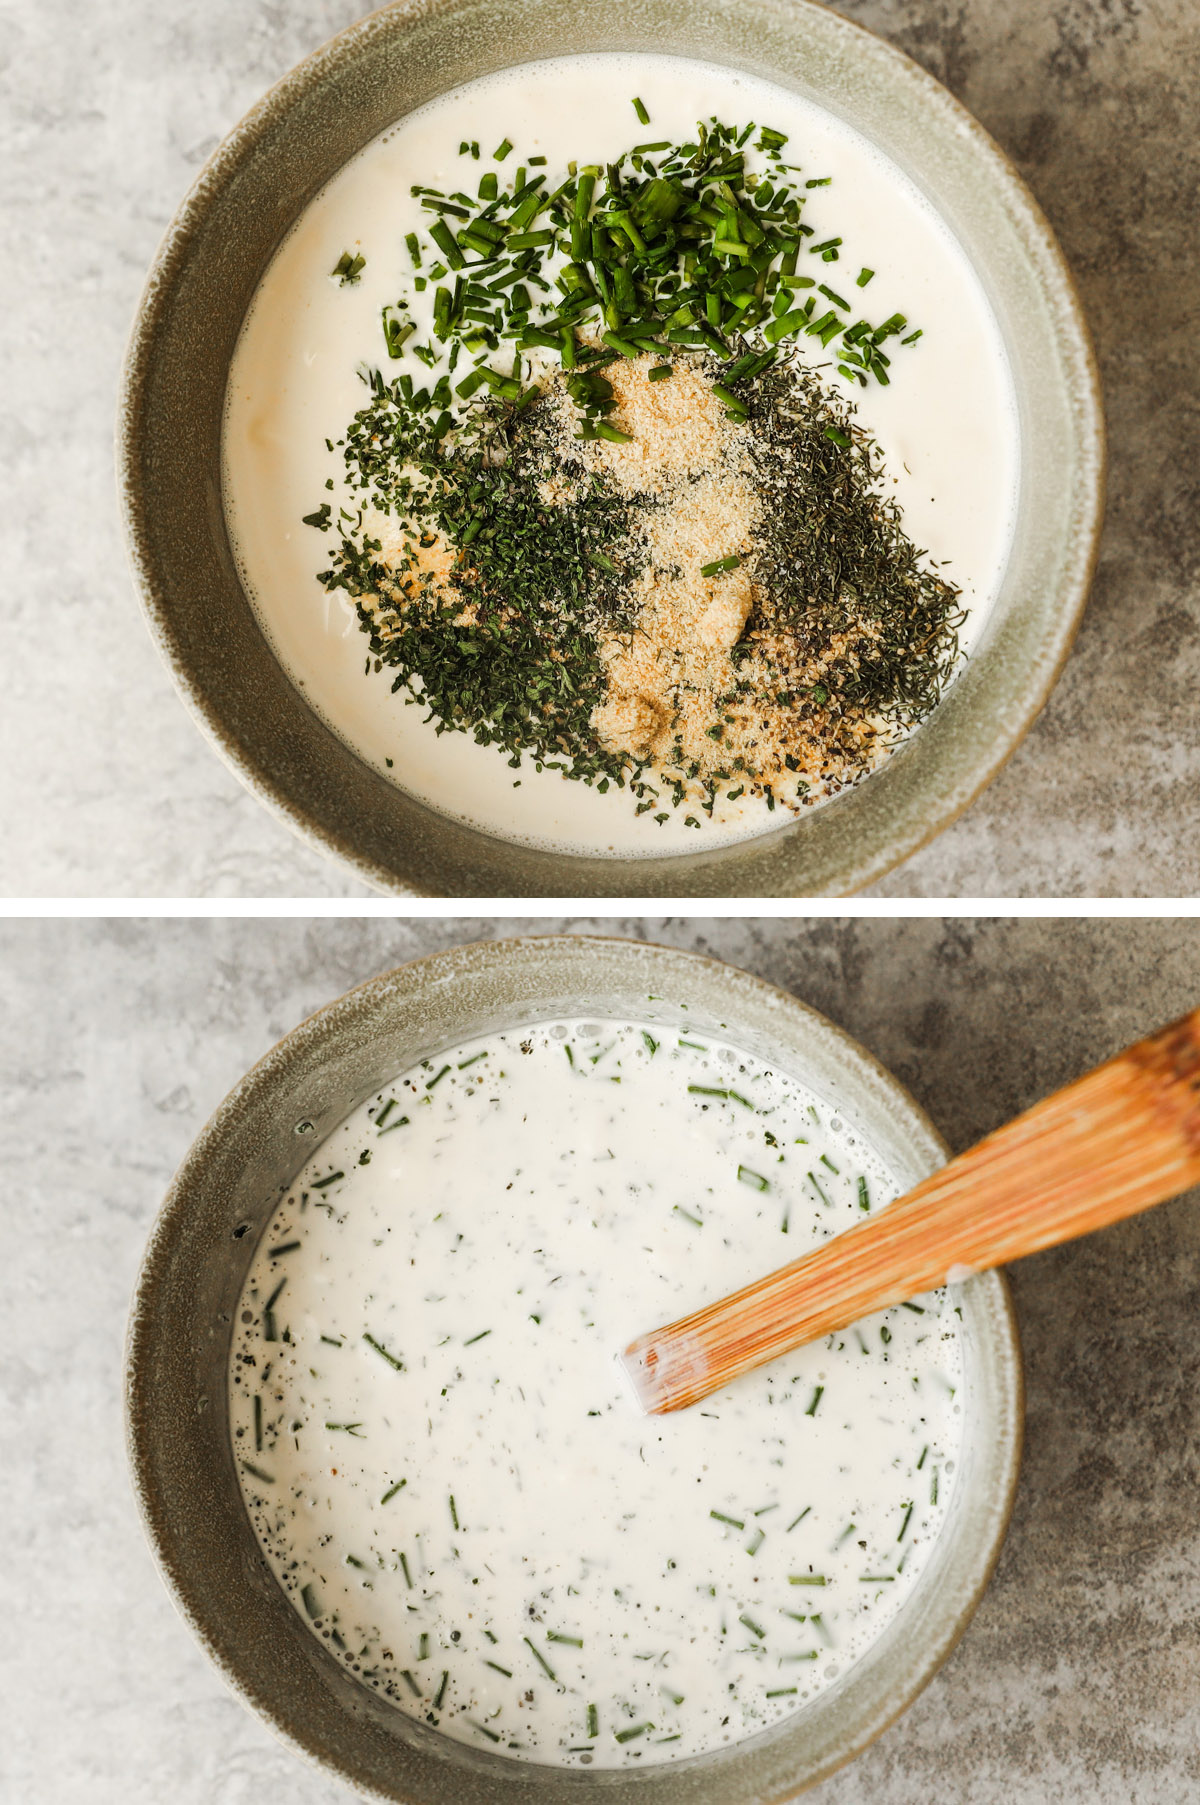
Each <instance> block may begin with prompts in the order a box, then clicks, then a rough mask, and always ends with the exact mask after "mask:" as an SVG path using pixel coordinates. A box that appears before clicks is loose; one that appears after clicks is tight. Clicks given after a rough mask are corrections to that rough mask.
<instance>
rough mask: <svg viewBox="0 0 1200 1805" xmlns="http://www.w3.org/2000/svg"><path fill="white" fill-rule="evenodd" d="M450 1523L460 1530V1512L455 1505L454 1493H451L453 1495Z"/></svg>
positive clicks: (451, 1497) (451, 1498)
mask: <svg viewBox="0 0 1200 1805" xmlns="http://www.w3.org/2000/svg"><path fill="white" fill-rule="evenodd" d="M450 1521H451V1522H452V1523H453V1525H454V1527H455V1529H457V1528H458V1510H457V1508H456V1506H455V1503H454V1494H453V1492H451V1494H450Z"/></svg>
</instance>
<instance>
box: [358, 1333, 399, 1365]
mask: <svg viewBox="0 0 1200 1805" xmlns="http://www.w3.org/2000/svg"><path fill="white" fill-rule="evenodd" d="M363 1340H364V1341H365V1342H366V1344H367V1346H368V1347H370V1348H374V1349H375V1352H376V1353H377V1354H381V1355H382V1356H383V1358H384V1359H385V1360H386V1361H387V1363H388V1365H389V1366H394V1367H395V1369H396V1371H397V1372H398V1373H402V1372H403V1371H404V1362H403V1360H398V1359H397V1358H396V1356H395V1354H389V1352H388V1350H387V1349H386V1348H385V1347H384V1345H383V1343H382V1342H380V1341H376V1339H375V1337H374V1335H364V1336H363Z"/></svg>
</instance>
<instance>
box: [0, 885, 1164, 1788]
mask: <svg viewBox="0 0 1200 1805" xmlns="http://www.w3.org/2000/svg"><path fill="white" fill-rule="evenodd" d="M545 925H546V924H543V923H539V922H536V921H520V922H513V923H506V924H502V925H501V927H500V928H499V930H498V931H500V932H505V931H509V930H510V929H511V930H512V931H517V932H522V931H527V930H529V929H531V928H532V929H534V930H539V929H540V928H542V927H543V926H545ZM549 925H550V926H551V927H553V928H555V929H557V928H558V927H560V926H562V925H567V926H572V927H588V928H594V927H599V928H600V930H601V931H606V932H607V931H615V932H618V933H623V934H626V935H630V936H632V935H635V934H644V935H646V936H647V937H648V938H651V939H656V940H663V941H669V942H671V943H672V944H674V945H676V946H681V947H685V948H694V949H698V950H702V951H706V952H714V953H717V954H720V955H722V956H724V957H727V958H729V959H731V960H732V961H734V962H735V963H737V964H741V965H744V966H746V967H748V968H749V969H750V970H752V971H755V972H757V973H759V974H760V975H761V976H763V977H765V978H768V979H771V980H773V981H774V982H775V983H777V984H781V985H784V986H786V987H787V988H788V989H790V990H792V991H794V992H795V993H796V995H798V996H800V997H802V998H804V999H805V1000H807V1001H809V1002H812V1003H815V1004H816V1005H817V1007H819V1008H820V1009H822V1010H824V1011H826V1012H827V1013H828V1014H829V1015H831V1016H832V1017H833V1018H834V1019H835V1020H836V1021H838V1022H840V1023H842V1024H843V1025H844V1026H845V1027H846V1028H848V1029H849V1030H850V1032H851V1033H852V1034H855V1035H857V1036H858V1037H859V1038H860V1039H861V1040H863V1041H864V1042H865V1043H866V1045H867V1046H868V1047H869V1048H870V1049H871V1050H872V1051H873V1052H874V1053H875V1054H877V1055H878V1057H879V1058H880V1059H882V1060H883V1061H884V1062H885V1064H887V1065H888V1066H890V1067H891V1069H892V1070H893V1071H894V1072H895V1073H896V1074H897V1075H898V1076H899V1077H900V1078H901V1079H903V1080H904V1082H905V1083H906V1084H908V1085H909V1086H910V1087H911V1089H912V1090H913V1091H914V1092H915V1093H916V1096H917V1097H918V1099H919V1100H920V1101H921V1103H923V1104H924V1105H925V1107H926V1108H927V1109H928V1110H929V1112H930V1114H931V1115H932V1116H933V1119H934V1121H935V1122H936V1123H937V1124H938V1126H939V1127H940V1128H941V1129H942V1131H943V1132H944V1133H945V1134H946V1135H947V1137H948V1138H949V1140H950V1141H951V1143H952V1144H953V1146H954V1147H955V1148H956V1149H961V1148H963V1147H965V1146H967V1145H969V1144H970V1143H971V1142H972V1141H973V1140H975V1139H976V1138H977V1137H978V1136H980V1135H981V1134H983V1133H984V1132H986V1131H987V1130H989V1129H991V1128H993V1127H995V1126H997V1125H998V1124H999V1123H1000V1122H1002V1121H1003V1120H1005V1119H1006V1118H1007V1117H1008V1116H1010V1115H1011V1114H1013V1113H1014V1112H1016V1111H1018V1110H1020V1109H1022V1108H1023V1107H1025V1106H1026V1105H1028V1104H1030V1103H1032V1102H1034V1101H1036V1100H1037V1099H1038V1098H1039V1097H1040V1096H1042V1095H1043V1094H1044V1093H1045V1092H1047V1091H1048V1090H1050V1089H1052V1088H1054V1087H1055V1086H1057V1085H1059V1084H1062V1083H1064V1082H1066V1081H1067V1080H1069V1079H1070V1078H1071V1077H1073V1076H1075V1075H1077V1074H1078V1073H1079V1072H1081V1071H1083V1070H1084V1069H1086V1068H1087V1067H1088V1066H1089V1065H1090V1064H1092V1063H1094V1062H1095V1061H1097V1060H1099V1059H1101V1058H1103V1057H1105V1056H1107V1055H1108V1054H1111V1053H1113V1052H1115V1051H1116V1050H1117V1049H1118V1048H1119V1047H1120V1046H1122V1045H1123V1044H1125V1043H1126V1042H1127V1041H1128V1040H1130V1039H1133V1038H1136V1037H1137V1036H1138V1035H1139V1034H1140V1033H1142V1032H1145V1031H1147V1030H1148V1029H1150V1028H1152V1027H1154V1026H1157V1025H1159V1024H1160V1023H1161V1022H1163V1021H1166V1020H1168V1019H1170V1018H1172V1017H1174V1016H1175V1015H1177V1014H1179V1013H1180V1012H1182V1011H1183V1010H1184V1009H1185V1008H1186V1007H1188V1006H1191V1005H1194V1004H1196V1003H1197V1002H1198V1001H1200V923H1196V922H1191V923H1172V922H1140V923H1138V922H1131V923H1112V922H1099V923H1093V922H1063V923H1054V922H1037V921H1024V922H1014V921H1001V922H982V923H981V922H974V921H970V920H962V921H949V922H943V921H938V920H931V921H909V922H899V923H897V922H887V921H862V920H860V921H857V922H854V921H839V920H830V921H822V922H811V921H810V922H783V921H779V922H763V921H750V922H713V921H698V922H692V923H687V922H681V921H679V920H652V921H643V922H638V921H632V922H619V923H616V924H611V923H608V922H601V923H594V922H571V923H566V924H563V923H560V922H557V921H556V922H553V923H550V924H549ZM496 931H497V924H496V923H495V922H491V921H487V920H481V919H466V920H458V921H452V922H449V923H444V924H443V923H433V922H423V923H421V922H418V923H414V922H390V921H371V922H364V921H317V922H311V921H285V922H280V921H222V922H203V921H158V922H150V923H146V922H140V921H129V922H119V921H118V922H113V921H108V922H56V921H45V922H40V923H9V924H4V925H0V1110H2V1111H3V1119H4V1120H5V1121H6V1122H7V1123H8V1124H9V1125H10V1126H9V1132H8V1135H7V1145H6V1150H5V1162H4V1169H5V1184H4V1191H3V1201H2V1202H0V1322H3V1324H4V1334H3V1352H2V1354H0V1463H2V1464H0V1471H2V1472H3V1474H4V1481H3V1487H2V1500H3V1503H2V1507H0V1508H2V1511H3V1517H4V1519H5V1521H6V1530H5V1533H4V1536H3V1538H2V1540H0V1548H2V1549H3V1559H4V1568H5V1573H4V1577H3V1580H2V1581H0V1599H2V1601H3V1607H4V1617H5V1624H6V1630H5V1634H4V1637H3V1640H2V1643H0V1699H2V1700H3V1705H2V1707H0V1711H2V1716H3V1722H4V1731H3V1734H2V1735H0V1799H2V1800H3V1801H4V1805H167V1802H170V1805H264V1802H266V1801H270V1802H271V1805H275V1802H277V1801H278V1802H280V1805H351V1800H350V1795H349V1794H348V1793H347V1792H345V1791H344V1790H343V1789H342V1788H341V1787H340V1786H339V1785H336V1784H334V1783H332V1782H330V1781H327V1780H325V1779H323V1778H322V1777H320V1776H319V1775H318V1774H315V1773H312V1772H310V1771H309V1770H307V1769H306V1768H304V1767H302V1766H301V1765H300V1764H299V1763H298V1762H297V1761H296V1760H295V1759H294V1758H293V1757H292V1756H291V1755H290V1754H289V1753H287V1752H286V1751H285V1750H283V1749H282V1748H280V1747H279V1746H278V1745H277V1744H276V1743H275V1742H274V1741H273V1739H272V1738H271V1736H270V1735H269V1734H268V1732H267V1731H266V1730H265V1729H264V1728H263V1727H261V1726H260V1724H259V1723H258V1722H257V1720H256V1719H254V1718H252V1717H251V1716H250V1715H249V1714H248V1713H247V1712H246V1711H244V1710H243V1708H242V1706H241V1705H240V1704H238V1703H236V1702H235V1701H234V1700H233V1699H232V1698H231V1697H229V1696H228V1695H227V1694H226V1693H225V1691H224V1688H223V1686H222V1684H221V1683H220V1681H219V1680H218V1679H217V1678H216V1676H215V1674H214V1673H213V1672H212V1671H210V1669H209V1667H208V1666H207V1664H206V1662H205V1660H204V1658H203V1657H202V1656H201V1654H200V1653H199V1651H198V1649H197V1648H195V1647H194V1646H193V1644H192V1642H191V1639H190V1636H189V1634H188V1632H187V1630H186V1629H185V1628H184V1626H183V1624H182V1623H181V1622H180V1621H179V1620H178V1619H177V1617H176V1616H175V1613H174V1611H173V1610H172V1607H171V1605H170V1603H169V1602H168V1600H167V1597H166V1594H165V1592H164V1591H163V1590H162V1589H161V1587H160V1585H159V1581H158V1579H157V1576H156V1574H155V1572H154V1569H153V1567H152V1565H151V1560H150V1556H149V1553H148V1552H147V1550H146V1548H145V1546H144V1545H143V1542H142V1537H141V1532H140V1529H139V1526H138V1523H137V1521H136V1518H135V1515H134V1509H133V1504H132V1500H131V1498H130V1495H129V1487H128V1482H127V1478H126V1473H125V1464H124V1457H123V1451H122V1446H121V1431H120V1420H119V1383H120V1381H119V1369H120V1358H121V1338H122V1332H123V1326H124V1316H125V1310H126V1305H127V1301H128V1298H129V1294H130V1291H131V1288H132V1286H133V1282H134V1276H135V1273H136V1270H137V1265H138V1260H139V1256H140V1253H141V1249H142V1246H143V1243H144V1241H145V1238H146V1235H147V1232H148V1229H149V1226H150V1222H151V1219H152V1217H153V1215H154V1211H155V1209H156V1207H157V1204H158V1201H159V1199H160V1197H161V1195H162V1193H163V1190H164V1188H165V1186H166V1184H167V1182H168V1180H169V1178H170V1175H171V1173H172V1171H173V1170H174V1168H175V1166H176V1165H177V1163H178V1162H179V1160H180V1159H181V1157H182V1155H183V1153H184V1151H185V1149H186V1148H187V1146H188V1144H189V1142H190V1141H191V1139H192V1137H193V1136H194V1135H195V1134H196V1132H197V1131H198V1129H199V1128H200V1126H201V1125H202V1123H203V1122H204V1120H205V1119H206V1117H207V1116H208V1114H209V1113H210V1111H211V1110H212V1109H213V1108H214V1106H215V1105H216V1103H217V1102H218V1101H219V1100H220V1098H221V1097H222V1095H223V1094H224V1093H225V1091H226V1090H227V1089H228V1087H229V1086H230V1085H232V1084H233V1083H234V1082H235V1081H236V1080H237V1079H238V1078H239V1077H240V1076H241V1074H242V1073H243V1071H244V1070H245V1069H246V1068H247V1066H248V1065H249V1064H250V1063H251V1062H252V1061H253V1060H255V1059H256V1058H257V1057H258V1056H259V1055H260V1054H261V1053H263V1052H264V1051H265V1050H266V1049H267V1047H268V1046H269V1045H270V1044H271V1043H272V1042H273V1041H274V1040H275V1039H276V1037H277V1036H279V1035H281V1034H282V1033H284V1032H285V1031H286V1030H287V1029H289V1028H291V1027H292V1026H293V1025H294V1024H295V1023H296V1022H297V1021H298V1020H300V1018H301V1017H303V1016H304V1015H305V1014H307V1013H308V1012H310V1011H311V1010H313V1009H314V1008H316V1007H317V1006H318V1005H319V1004H321V1003H324V1002H326V1001H328V1000H329V999H330V998H332V997H333V996H334V995H336V994H338V993H340V992H341V991H342V990H344V989H346V988H348V987H349V986H350V985H352V984H354V983H357V982H358V981H359V980H360V979H363V978H365V977H367V976H369V975H370V974H372V973H374V972H377V971H380V970H382V969H385V968H387V967H388V966H390V965H392V964H394V963H396V962H398V961H400V960H403V959H407V958H410V957H412V956H414V955H416V954H419V953H424V952H428V951H432V950H435V949H437V948H440V947H443V946H447V945H451V944H454V943H456V942H460V941H465V940H469V939H474V938H477V937H479V936H480V935H484V934H492V933H494V932H496ZM1198 1203H1200V1194H1197V1193H1193V1194H1192V1195H1191V1197H1190V1198H1187V1199H1183V1200H1180V1201H1177V1202H1175V1203H1173V1204H1169V1205H1166V1206H1164V1207H1163V1208H1161V1209H1159V1210H1157V1211H1155V1212H1153V1213H1152V1214H1150V1215H1149V1216H1147V1217H1144V1218H1142V1219H1141V1220H1140V1221H1135V1222H1130V1223H1126V1224H1123V1225H1121V1226H1119V1227H1117V1228H1114V1229H1110V1230H1108V1231H1107V1232H1106V1233H1104V1234H1102V1235H1099V1236H1096V1237H1094V1238H1093V1239H1091V1240H1089V1241H1087V1242H1083V1243H1080V1244H1078V1245H1075V1246H1071V1247H1064V1248H1061V1249H1057V1250H1055V1251H1053V1252H1050V1253H1046V1254H1042V1255H1039V1256H1038V1257H1037V1258H1036V1259H1032V1260H1029V1261H1026V1262H1024V1263H1023V1264H1022V1265H1021V1266H1020V1267H1019V1268H1018V1269H1016V1271H1015V1272H1014V1274H1013V1278H1014V1285H1015V1290H1016V1298H1017V1306H1018V1312H1019V1317H1020V1323H1021V1329H1022V1334H1023V1336H1024V1342H1025V1351H1026V1361H1027V1370H1028V1384H1029V1413H1028V1441H1027V1448H1026V1457H1025V1465H1024V1472H1023V1476H1022V1480H1021V1485H1020V1491H1019V1494H1018V1498H1017V1506H1016V1515H1015V1517H1014V1520H1013V1525H1012V1529H1011V1531H1010V1534H1009V1537H1008V1541H1007V1544H1006V1546H1005V1549H1004V1552H1003V1554H1002V1556H1001V1560H1000V1565H999V1569H998V1571H997V1574H996V1577H995V1580H994V1581H993V1584H992V1586H991V1587H990V1589H989V1591H988V1592H987V1594H986V1596H985V1598H984V1600H983V1603H982V1605H981V1606H980V1609H979V1611H978V1613H977V1615H976V1617H975V1620H974V1622H973V1623H972V1625H971V1627H970V1629H969V1630H968V1632H967V1635H966V1637H965V1639H964V1640H963V1642H962V1643H961V1644H960V1646H959V1648H958V1649H957V1651H956V1652H955V1654H954V1655H953V1656H952V1657H951V1659H950V1661H949V1663H948V1664H947V1666H946V1667H945V1668H944V1669H943V1671H942V1673H941V1674H940V1675H939V1676H938V1678H937V1679H936V1680H935V1681H934V1682H933V1684H932V1685H931V1686H930V1688H929V1689H928V1691H926V1692H925V1693H924V1694H923V1695H922V1697H921V1698H920V1699H919V1700H918V1701H917V1703H916V1705H915V1706H914V1707H913V1708H912V1709H911V1710H910V1711H909V1712H908V1713H907V1714H906V1715H905V1716H904V1717H903V1718H902V1719H901V1721H900V1722H899V1723H898V1724H896V1725H895V1726H894V1727H893V1728H892V1729H891V1730H889V1731H888V1732H887V1733H886V1734H885V1735H884V1736H883V1738H882V1739H881V1740H880V1741H879V1742H878V1743H877V1744H876V1745H875V1746H874V1747H873V1748H872V1749H871V1750H869V1751H868V1752H867V1753H866V1754H865V1755H864V1756H862V1757H861V1759H860V1760H859V1761H858V1762H856V1763H855V1764H854V1765H853V1766H852V1767H850V1768H849V1769H847V1770H845V1771H844V1772H843V1773H842V1774H841V1775H839V1776H837V1777H836V1778H835V1779H833V1780H831V1781H829V1782H827V1783H826V1784H825V1786H824V1787H822V1788H820V1789H819V1790H818V1791H817V1792H815V1793H814V1794H812V1795H810V1796H811V1798H812V1799H813V1805H917V1801H949V1802H952V1805H1043V1802H1045V1805H1049V1802H1051V1801H1053V1805H1187V1802H1189V1801H1194V1800H1196V1799H1197V1798H1200V1630H1198V1622H1200V1512H1198V1510H1197V1502H1196V1501H1197V1495H1198V1493H1197V1481H1198V1479H1200V1472H1198V1468H1200V1391H1198V1387H1200V1339H1198V1335H1197V1305H1198V1303H1200V1221H1198V1219H1197V1205H1198Z"/></svg>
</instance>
